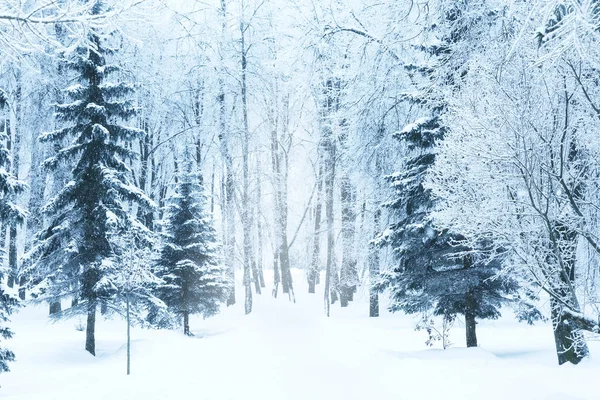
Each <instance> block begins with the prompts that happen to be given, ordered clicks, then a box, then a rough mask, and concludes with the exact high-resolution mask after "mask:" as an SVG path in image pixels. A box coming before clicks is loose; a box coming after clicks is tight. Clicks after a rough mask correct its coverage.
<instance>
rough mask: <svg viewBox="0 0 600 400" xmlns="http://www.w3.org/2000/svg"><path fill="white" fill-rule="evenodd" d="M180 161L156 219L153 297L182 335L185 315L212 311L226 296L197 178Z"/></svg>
mask: <svg viewBox="0 0 600 400" xmlns="http://www.w3.org/2000/svg"><path fill="white" fill-rule="evenodd" d="M182 164H183V165H182V171H181V172H179V173H178V177H177V183H176V185H175V190H174V193H173V194H172V195H171V197H170V198H169V199H168V201H167V203H168V204H167V206H166V210H165V218H164V220H163V222H162V224H163V244H162V248H161V253H160V257H159V259H158V262H157V275H158V276H159V277H160V278H161V279H162V280H163V281H164V285H163V286H161V288H160V289H159V292H158V293H159V297H160V298H161V299H162V300H163V301H164V302H165V303H166V304H167V306H168V307H169V308H170V310H171V311H172V313H173V314H175V315H177V316H178V317H179V318H181V320H182V323H183V331H184V333H185V334H186V335H191V332H190V327H189V316H190V315H191V314H201V315H202V316H203V317H205V318H206V317H210V316H212V315H214V314H216V313H217V312H218V311H219V305H220V303H221V302H223V301H225V300H226V298H227V295H228V289H229V287H230V282H229V279H228V278H227V275H226V268H225V267H224V266H222V265H221V264H220V263H219V259H218V248H219V247H218V240H217V234H216V231H215V229H214V228H213V221H212V218H211V217H210V215H209V213H208V212H207V211H206V208H207V205H206V196H205V194H204V188H203V184H202V178H201V176H200V175H199V174H198V172H197V170H196V169H197V167H195V166H194V165H193V164H192V162H191V160H190V159H189V157H186V160H184V162H183V163H182Z"/></svg>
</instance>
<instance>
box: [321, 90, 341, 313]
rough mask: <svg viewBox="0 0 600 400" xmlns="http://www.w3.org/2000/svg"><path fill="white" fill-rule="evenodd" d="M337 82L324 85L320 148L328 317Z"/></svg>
mask: <svg viewBox="0 0 600 400" xmlns="http://www.w3.org/2000/svg"><path fill="white" fill-rule="evenodd" d="M339 89H340V87H339V80H337V79H328V80H327V81H326V83H325V93H324V94H325V104H324V114H325V115H324V121H323V122H322V128H321V129H322V146H323V152H324V154H325V156H326V163H325V181H324V183H325V218H326V219H327V265H326V272H325V308H326V314H327V316H329V306H330V304H334V303H335V302H336V301H337V296H338V290H339V275H338V271H337V266H336V261H335V232H334V221H333V202H334V186H335V168H336V158H337V154H336V153H337V150H336V144H335V138H334V137H333V125H334V123H333V121H332V118H333V117H332V115H333V114H334V113H335V111H337V110H338V109H339Z"/></svg>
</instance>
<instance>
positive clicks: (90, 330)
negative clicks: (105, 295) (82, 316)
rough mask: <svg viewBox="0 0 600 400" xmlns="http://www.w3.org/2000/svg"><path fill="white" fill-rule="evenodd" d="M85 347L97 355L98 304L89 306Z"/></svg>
mask: <svg viewBox="0 0 600 400" xmlns="http://www.w3.org/2000/svg"><path fill="white" fill-rule="evenodd" d="M85 349H86V350H87V351H89V352H90V354H91V355H93V356H95V355H96V304H95V303H90V305H89V306H88V314H87V326H86V329H85Z"/></svg>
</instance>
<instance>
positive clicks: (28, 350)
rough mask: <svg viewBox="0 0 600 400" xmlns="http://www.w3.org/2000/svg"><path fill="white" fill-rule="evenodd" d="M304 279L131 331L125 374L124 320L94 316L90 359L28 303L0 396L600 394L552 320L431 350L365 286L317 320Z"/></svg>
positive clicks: (68, 324)
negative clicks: (563, 355) (205, 315)
mask: <svg viewBox="0 0 600 400" xmlns="http://www.w3.org/2000/svg"><path fill="white" fill-rule="evenodd" d="M304 281H305V280H304V277H303V275H302V272H300V271H295V284H296V286H297V288H296V295H297V301H296V303H295V304H294V303H291V302H289V301H288V300H287V298H285V297H283V296H281V294H280V297H279V298H278V299H273V298H272V297H271V296H270V289H269V288H267V290H266V291H265V293H264V294H263V295H262V296H255V298H254V300H255V304H254V312H253V313H252V314H251V315H248V316H245V315H244V313H243V305H242V304H238V305H236V306H234V307H231V308H228V309H224V310H223V312H222V313H221V314H220V315H218V316H216V317H213V318H211V319H208V320H202V319H201V318H196V319H193V320H192V324H191V326H192V330H193V332H194V333H195V335H196V336H195V337H192V338H189V337H184V336H183V335H182V333H180V332H171V331H148V330H143V329H134V330H133V331H132V338H133V342H132V374H131V375H130V376H126V374H125V356H126V354H125V324H124V322H123V321H121V320H117V319H114V320H111V321H101V322H99V324H98V326H97V346H96V347H97V351H98V355H97V357H92V356H91V355H89V354H88V353H86V352H85V351H84V350H83V346H84V335H85V333H84V332H80V331H77V330H76V329H75V325H77V321H76V320H70V321H63V322H59V323H56V324H52V323H50V322H48V319H47V317H46V311H47V310H46V307H32V306H29V307H27V308H24V309H23V310H22V311H21V312H20V313H19V314H17V315H14V316H13V324H12V326H13V328H14V330H15V332H16V336H15V338H14V339H13V340H11V341H10V342H8V343H7V344H9V346H10V347H11V348H12V349H13V350H14V351H15V353H16V354H17V362H15V363H13V364H11V369H12V372H10V373H7V374H2V375H0V385H1V388H0V399H2V400H52V399H57V400H71V399H72V400H79V399H85V400H100V399H102V400H120V399H123V400H169V399H178V400H179V399H190V400H203V399H210V400H213V399H214V400H221V399H236V400H237V399H240V400H241V399H244V400H253V399H257V400H258V399H260V400H271V399H273V400H274V399H277V400H288V399H290V400H292V399H294V400H295V399H298V400H314V399H327V400H337V399H344V400H352V399H361V400H362V399H365V400H367V399H368V400H371V399H373V400H375V399H377V400H380V399H407V400H412V399H425V400H427V399H436V400H437V399H444V400H452V399H461V400H462V399H474V400H481V399H485V400H494V399H499V400H500V399H501V400H507V399H511V400H514V399H524V400H534V399H540V400H541V399H544V400H554V399H556V400H559V399H560V400H570V399H577V400H593V399H600V394H598V390H597V387H596V382H597V379H598V377H599V376H600V362H599V361H598V359H600V345H599V344H598V343H590V347H591V351H592V355H595V356H596V357H597V359H594V358H593V357H592V358H591V359H588V360H586V361H584V362H583V363H582V364H581V365H579V366H576V367H574V366H563V367H558V366H557V365H556V357H555V354H554V349H553V338H552V332H551V328H550V326H548V325H547V324H539V325H537V326H534V327H530V326H527V325H524V324H518V323H517V322H515V321H513V320H512V319H510V318H508V317H507V318H503V319H501V320H499V321H492V322H482V323H480V324H479V326H478V334H479V343H480V346H481V347H480V348H477V349H466V348H464V343H465V342H464V338H463V336H464V330H463V329H462V326H461V324H460V323H459V322H457V324H456V325H455V327H454V328H453V333H452V341H453V342H454V347H453V348H451V349H449V350H445V351H443V350H440V349H439V348H433V349H430V348H427V346H426V345H425V343H424V342H425V340H426V337H425V336H426V334H425V333H424V332H415V330H414V323H415V320H414V318H413V317H407V316H403V315H394V314H388V313H386V312H382V316H381V317H380V318H368V305H367V296H365V294H364V293H359V296H358V298H357V301H356V302H355V303H354V304H352V305H351V306H350V308H348V309H344V310H342V309H340V308H339V306H338V305H337V304H336V305H335V306H334V307H333V308H332V316H331V318H326V317H325V316H324V315H323V311H322V310H323V302H322V298H323V297H322V295H321V294H317V295H316V296H315V295H309V294H307V293H306V286H305V284H304ZM321 290H322V286H321ZM239 293H240V292H238V296H239ZM239 297H241V296H239Z"/></svg>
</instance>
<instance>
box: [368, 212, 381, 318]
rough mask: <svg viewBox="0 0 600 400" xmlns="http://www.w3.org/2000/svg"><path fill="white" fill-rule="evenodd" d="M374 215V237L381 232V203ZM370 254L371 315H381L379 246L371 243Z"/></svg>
mask: <svg viewBox="0 0 600 400" xmlns="http://www.w3.org/2000/svg"><path fill="white" fill-rule="evenodd" d="M375 207H378V208H377V210H376V211H375V215H374V217H373V220H374V232H373V237H375V235H377V233H378V232H379V221H380V219H381V210H380V209H379V204H376V205H375ZM369 250H370V254H369V317H379V293H377V291H376V290H375V280H376V279H377V278H378V277H379V248H378V247H377V246H375V245H371V246H370V248H369Z"/></svg>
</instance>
